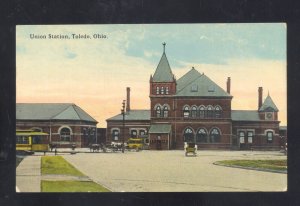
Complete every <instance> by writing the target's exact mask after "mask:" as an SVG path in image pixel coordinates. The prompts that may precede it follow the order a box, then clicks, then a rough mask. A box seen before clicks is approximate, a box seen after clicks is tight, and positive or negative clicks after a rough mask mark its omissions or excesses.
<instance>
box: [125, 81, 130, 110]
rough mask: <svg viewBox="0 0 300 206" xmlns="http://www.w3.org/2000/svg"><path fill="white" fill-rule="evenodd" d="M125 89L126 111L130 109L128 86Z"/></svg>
mask: <svg viewBox="0 0 300 206" xmlns="http://www.w3.org/2000/svg"><path fill="white" fill-rule="evenodd" d="M126 91H127V104H126V112H129V111H130V87H127V88H126Z"/></svg>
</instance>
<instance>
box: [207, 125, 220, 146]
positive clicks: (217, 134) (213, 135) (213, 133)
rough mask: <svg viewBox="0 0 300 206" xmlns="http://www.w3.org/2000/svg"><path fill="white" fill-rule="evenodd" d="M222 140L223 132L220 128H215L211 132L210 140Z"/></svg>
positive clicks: (213, 141) (212, 141)
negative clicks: (221, 132)
mask: <svg viewBox="0 0 300 206" xmlns="http://www.w3.org/2000/svg"><path fill="white" fill-rule="evenodd" d="M220 140H221V134H220V131H219V129H217V128H213V129H212V130H211V131H210V134H209V141H210V142H211V143H215V142H220Z"/></svg>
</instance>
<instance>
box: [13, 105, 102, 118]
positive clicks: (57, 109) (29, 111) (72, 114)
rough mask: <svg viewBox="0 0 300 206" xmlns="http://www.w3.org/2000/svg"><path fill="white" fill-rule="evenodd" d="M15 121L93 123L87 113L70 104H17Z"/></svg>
mask: <svg viewBox="0 0 300 206" xmlns="http://www.w3.org/2000/svg"><path fill="white" fill-rule="evenodd" d="M16 119H17V120H82V121H89V122H95V123H97V121H96V120H95V119H94V118H92V117H91V116H90V115H89V114H88V113H86V112H85V111H84V110H82V109H81V108H80V107H78V106H77V105H75V104H72V103H17V104H16Z"/></svg>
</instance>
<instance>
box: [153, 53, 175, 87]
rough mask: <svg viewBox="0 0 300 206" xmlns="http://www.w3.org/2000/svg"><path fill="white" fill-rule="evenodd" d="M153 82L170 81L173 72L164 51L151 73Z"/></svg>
mask: <svg viewBox="0 0 300 206" xmlns="http://www.w3.org/2000/svg"><path fill="white" fill-rule="evenodd" d="M152 81H153V82H172V81H173V73H172V71H171V67H170V65H169V62H168V59H167V56H166V53H165V52H164V53H163V55H162V57H161V59H160V61H159V63H158V66H157V68H156V70H155V73H154V75H153V80H152Z"/></svg>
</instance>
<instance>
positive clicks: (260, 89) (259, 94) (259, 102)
mask: <svg viewBox="0 0 300 206" xmlns="http://www.w3.org/2000/svg"><path fill="white" fill-rule="evenodd" d="M262 96H263V88H262V87H258V109H260V108H261V106H262Z"/></svg>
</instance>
